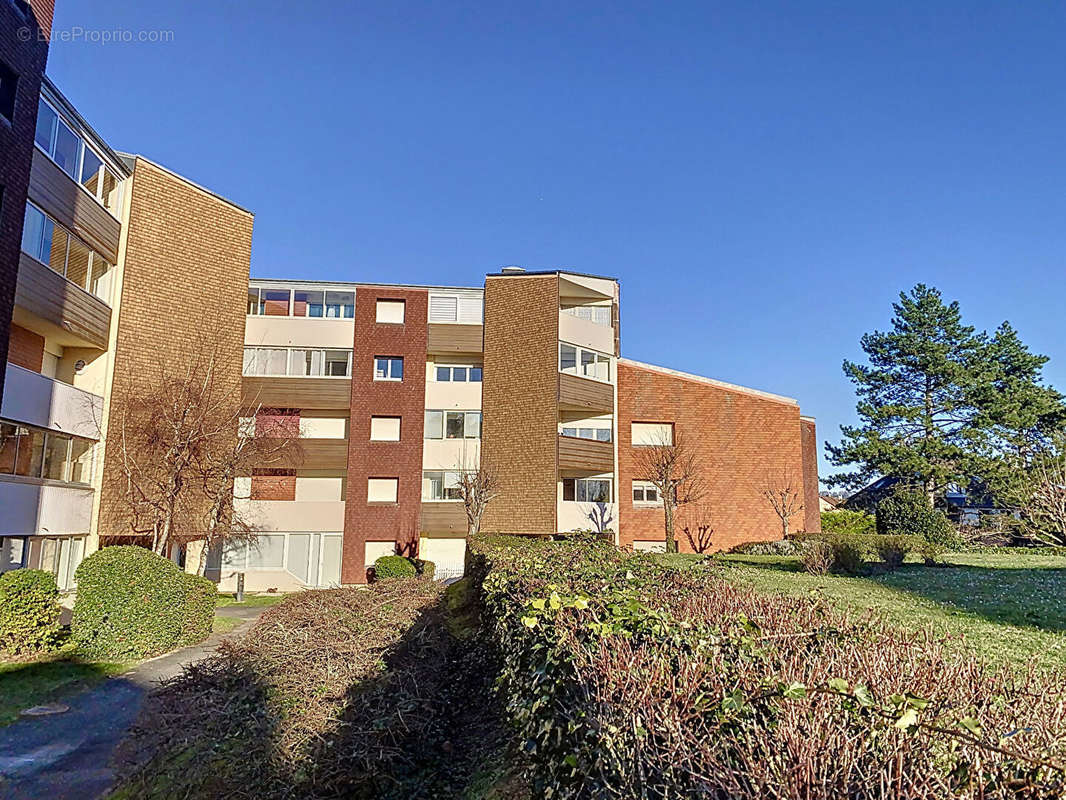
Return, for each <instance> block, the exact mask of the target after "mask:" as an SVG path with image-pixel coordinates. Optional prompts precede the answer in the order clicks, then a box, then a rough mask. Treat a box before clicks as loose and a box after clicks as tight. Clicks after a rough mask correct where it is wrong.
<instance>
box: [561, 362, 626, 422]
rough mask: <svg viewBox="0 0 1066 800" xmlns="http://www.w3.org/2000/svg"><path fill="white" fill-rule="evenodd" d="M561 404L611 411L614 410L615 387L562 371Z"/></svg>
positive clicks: (562, 406) (565, 406) (576, 407)
mask: <svg viewBox="0 0 1066 800" xmlns="http://www.w3.org/2000/svg"><path fill="white" fill-rule="evenodd" d="M559 406H560V407H561V408H570V409H579V410H588V411H600V412H602V413H605V414H606V413H610V412H611V411H613V410H614V387H613V386H611V384H609V383H601V382H600V381H594V380H592V379H591V378H579V377H578V376H577V375H567V374H566V373H563V372H560V373H559Z"/></svg>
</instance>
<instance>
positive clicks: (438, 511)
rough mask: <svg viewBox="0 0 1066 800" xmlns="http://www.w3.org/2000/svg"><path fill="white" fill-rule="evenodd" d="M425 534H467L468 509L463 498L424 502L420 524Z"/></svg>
mask: <svg viewBox="0 0 1066 800" xmlns="http://www.w3.org/2000/svg"><path fill="white" fill-rule="evenodd" d="M420 528H421V531H422V534H423V535H429V536H445V535H451V536H455V535H461V536H465V535H466V533H467V529H468V523H467V519H466V509H465V508H464V507H463V503H462V501H461V500H442V501H437V502H432V503H422V524H421V526H420Z"/></svg>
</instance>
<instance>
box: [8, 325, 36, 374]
mask: <svg viewBox="0 0 1066 800" xmlns="http://www.w3.org/2000/svg"><path fill="white" fill-rule="evenodd" d="M7 360H8V361H10V362H11V363H12V364H17V365H18V366H20V367H25V368H26V369H30V370H33V371H34V372H40V371H41V368H42V366H43V365H44V337H43V336H40V335H38V334H36V333H34V332H33V331H28V330H26V329H25V328H22V327H19V326H18V325H12V326H11V335H10V337H9V338H8V345H7Z"/></svg>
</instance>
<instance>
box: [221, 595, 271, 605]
mask: <svg viewBox="0 0 1066 800" xmlns="http://www.w3.org/2000/svg"><path fill="white" fill-rule="evenodd" d="M284 599H285V595H284V594H245V595H244V601H243V602H240V603H238V602H237V596H236V595H235V594H220V595H219V596H218V600H217V601H216V603H215V606H216V607H217V608H223V607H225V606H239V607H241V608H260V607H265V606H272V605H275V604H277V603H280V602H281V601H282V600H284Z"/></svg>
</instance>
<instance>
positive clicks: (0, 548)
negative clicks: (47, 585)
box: [0, 536, 29, 572]
mask: <svg viewBox="0 0 1066 800" xmlns="http://www.w3.org/2000/svg"><path fill="white" fill-rule="evenodd" d="M28 549H29V548H27V547H26V538H25V537H23V536H0V572H7V571H8V570H12V569H19V568H20V567H24V566H26V551H27V550H28Z"/></svg>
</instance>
